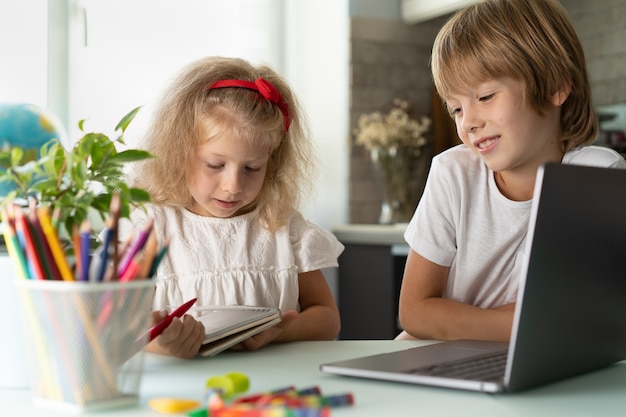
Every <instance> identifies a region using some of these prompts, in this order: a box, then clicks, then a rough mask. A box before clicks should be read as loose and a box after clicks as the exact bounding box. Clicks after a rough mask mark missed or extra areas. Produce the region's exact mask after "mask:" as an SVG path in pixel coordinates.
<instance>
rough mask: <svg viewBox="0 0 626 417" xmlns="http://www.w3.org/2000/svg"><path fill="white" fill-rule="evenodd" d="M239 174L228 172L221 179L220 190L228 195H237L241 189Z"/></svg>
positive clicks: (237, 172) (236, 171)
mask: <svg viewBox="0 0 626 417" xmlns="http://www.w3.org/2000/svg"><path fill="white" fill-rule="evenodd" d="M242 184H243V182H242V176H241V173H240V172H239V171H238V170H236V169H233V170H229V171H228V172H227V173H225V175H224V177H223V178H222V189H223V190H224V191H227V192H229V193H230V194H238V193H240V192H241V190H242V188H243V185H242Z"/></svg>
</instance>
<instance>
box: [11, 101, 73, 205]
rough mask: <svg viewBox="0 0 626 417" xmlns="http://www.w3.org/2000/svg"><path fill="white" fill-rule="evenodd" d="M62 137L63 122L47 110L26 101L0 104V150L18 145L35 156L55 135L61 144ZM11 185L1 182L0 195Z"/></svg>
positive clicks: (63, 133)
mask: <svg viewBox="0 0 626 417" xmlns="http://www.w3.org/2000/svg"><path fill="white" fill-rule="evenodd" d="M65 137H66V134H65V129H64V127H63V124H62V123H61V122H60V121H59V119H58V118H57V117H56V115H54V114H53V113H52V112H50V111H49V110H46V109H43V108H41V107H38V106H35V105H33V104H29V103H0V149H2V150H8V149H10V148H11V147H13V146H19V147H21V148H22V149H24V151H25V153H27V154H28V155H29V156H31V157H32V159H36V158H39V149H40V148H41V146H42V145H43V144H44V143H46V142H48V141H49V140H51V139H55V138H56V139H59V140H60V141H61V143H64V141H65ZM0 169H2V168H0ZM13 188H14V187H13V185H12V184H10V183H8V182H0V197H1V196H4V195H6V194H7V192H9V191H11V190H12V189H13Z"/></svg>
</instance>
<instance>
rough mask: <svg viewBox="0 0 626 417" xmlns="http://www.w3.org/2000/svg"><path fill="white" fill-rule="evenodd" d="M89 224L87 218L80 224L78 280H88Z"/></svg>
mask: <svg viewBox="0 0 626 417" xmlns="http://www.w3.org/2000/svg"><path fill="white" fill-rule="evenodd" d="M90 239H91V226H90V225H89V222H88V221H87V220H84V221H83V222H82V224H81V225H80V257H81V260H80V266H81V269H80V271H79V273H80V280H81V281H89V261H90V249H91V247H90Z"/></svg>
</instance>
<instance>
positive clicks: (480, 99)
mask: <svg viewBox="0 0 626 417" xmlns="http://www.w3.org/2000/svg"><path fill="white" fill-rule="evenodd" d="M494 96H495V94H487V95H486V96H482V97H481V98H479V99H478V100H479V101H489V100H491V99H492V98H493V97H494Z"/></svg>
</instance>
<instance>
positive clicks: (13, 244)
mask: <svg viewBox="0 0 626 417" xmlns="http://www.w3.org/2000/svg"><path fill="white" fill-rule="evenodd" d="M2 221H3V226H4V229H3V233H4V241H5V243H6V245H7V252H8V253H9V256H10V257H11V260H12V261H13V267H14V268H15V272H16V274H17V277H18V278H21V279H28V278H29V275H28V266H27V265H26V258H25V257H24V252H23V251H22V248H21V247H20V243H19V242H18V240H17V236H16V235H15V229H14V228H13V224H12V223H13V220H12V219H11V216H9V211H8V210H7V208H6V207H3V208H2Z"/></svg>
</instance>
